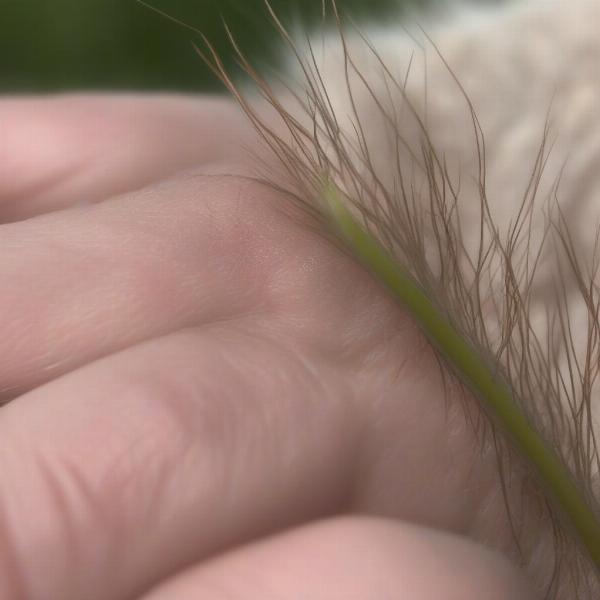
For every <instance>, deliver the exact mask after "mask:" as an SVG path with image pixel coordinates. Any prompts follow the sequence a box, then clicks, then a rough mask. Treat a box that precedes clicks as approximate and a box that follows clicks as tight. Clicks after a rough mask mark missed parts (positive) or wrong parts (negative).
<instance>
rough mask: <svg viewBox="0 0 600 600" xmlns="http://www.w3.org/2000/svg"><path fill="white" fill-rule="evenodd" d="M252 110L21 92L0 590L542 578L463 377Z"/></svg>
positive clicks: (382, 588) (227, 588)
mask: <svg viewBox="0 0 600 600" xmlns="http://www.w3.org/2000/svg"><path fill="white" fill-rule="evenodd" d="M199 116H200V118H199ZM241 122H242V121H241V117H240V116H239V113H238V110H237V109H236V108H235V107H234V106H233V105H232V104H231V103H230V102H228V101H225V100H214V99H210V98H207V99H185V98H178V97H167V96H155V97H151V96H117V97H115V96H107V95H105V96H58V97H47V98H37V99H28V98H13V99H7V100H3V101H2V102H0V123H1V125H2V130H3V132H5V136H7V137H6V139H8V140H14V142H15V143H14V144H8V143H7V144H5V145H3V149H2V152H3V154H4V156H3V157H2V160H1V161H0V164H1V165H2V169H3V170H5V171H3V174H2V177H0V198H1V202H0V218H1V219H2V221H3V224H2V225H1V235H0V246H1V251H0V275H1V276H2V280H3V281H4V282H5V285H3V286H2V291H1V293H0V314H1V315H2V320H3V332H4V335H3V336H2V337H1V338H0V382H1V383H0V387H1V388H2V390H3V393H4V399H5V400H6V401H7V404H6V405H5V406H3V407H2V409H1V410H0V435H1V436H2V440H3V443H2V445H1V447H0V486H1V490H2V494H1V496H0V498H1V499H2V503H1V511H0V529H1V531H2V535H0V598H2V600H4V599H6V600H9V599H10V600H21V599H27V600H38V599H40V600H42V599H43V600H54V599H56V600H58V599H60V600H71V599H77V600H79V599H81V598H86V600H95V599H98V600H100V599H102V600H113V599H130V598H140V599H142V598H148V599H153V600H157V599H161V600H162V599H164V600H170V599H177V598H184V597H185V598H190V597H194V598H204V597H206V598H209V597H210V598H228V599H229V598H256V597H262V598H298V597H311V598H328V599H330V598H349V597H352V598H357V599H361V600H362V599H370V598H382V597H386V595H387V596H388V597H402V596H403V595H407V597H410V598H413V599H418V600H425V599H430V598H439V597H441V596H440V594H441V593H443V597H444V598H446V599H449V600H454V599H456V600H470V599H471V598H472V599H473V600H475V599H478V598H482V597H485V598H490V599H492V598H493V599H494V600H495V599H496V598H497V599H499V600H500V599H505V598H507V599H508V598H511V599H518V598H523V599H530V598H535V597H536V593H537V592H536V591H535V589H534V586H533V584H532V583H531V582H528V581H527V580H526V578H525V577H524V575H523V574H522V573H520V572H519V571H518V570H517V568H516V567H515V566H514V564H515V563H513V565H511V564H510V563H509V561H508V560H507V559H506V558H503V557H502V553H505V554H506V555H507V556H509V557H510V556H513V557H514V550H515V549H514V546H513V542H512V535H511V532H510V524H509V522H508V519H507V517H506V512H505V508H504V502H503V498H502V491H501V485H500V481H499V478H498V474H497V470H496V462H495V456H494V453H493V452H492V451H486V450H485V449H484V450H482V448H481V447H480V444H479V441H478V439H477V436H476V435H475V433H474V431H473V428H472V425H471V423H470V422H469V419H468V414H467V412H466V411H465V404H464V398H463V392H462V391H461V390H460V388H459V387H457V386H455V385H452V383H449V382H448V381H446V382H445V383H444V380H443V378H442V375H441V372H440V370H439V366H438V364H437V361H436V359H435V357H434V356H433V354H432V352H431V350H430V348H429V347H428V345H427V344H426V343H425V341H424V340H423V338H422V337H421V334H420V333H419V331H418V330H417V329H416V327H415V326H414V324H413V323H412V322H411V321H410V319H409V318H408V316H407V315H406V314H405V313H404V311H403V310H402V309H400V308H398V307H397V306H395V305H394V304H393V303H392V302H391V301H390V300H389V298H388V297H387V295H386V294H385V293H384V292H383V291H382V290H381V289H380V288H379V286H378V284H377V283H376V282H374V281H373V280H372V278H371V277H370V276H369V275H368V274H367V273H366V272H364V271H363V270H362V269H361V268H360V267H358V266H357V265H356V264H354V262H353V261H352V260H351V259H350V258H349V257H348V256H346V255H345V254H343V253H341V252H340V251H339V250H338V249H337V248H335V247H334V246H333V245H332V244H330V243H329V242H328V241H326V240H325V239H324V238H323V237H322V236H321V235H319V234H318V233H317V232H315V231H314V230H313V229H312V228H310V227H307V226H306V223H304V222H303V220H302V216H301V215H295V214H293V211H292V212H290V211H289V210H287V209H285V207H286V206H289V203H288V202H287V198H286V197H285V196H283V195H282V194H281V193H279V192H276V191H274V190H273V189H271V188H269V187H266V186H264V185H263V184H260V183H257V182H255V181H253V180H252V179H249V178H248V177H247V176H248V174H249V173H252V172H253V166H252V164H251V163H250V162H249V160H250V159H248V158H246V159H242V158H241V157H240V153H241V150H240V148H248V147H253V144H255V143H256V140H255V137H254V136H255V134H254V132H253V131H252V130H251V129H250V128H249V126H246V127H244V126H242V125H241ZM164 123H168V124H169V127H168V129H169V134H170V135H169V136H165V135H164ZM116 130H118V131H119V132H120V134H121V135H120V136H118V137H117V138H116V139H112V136H110V135H109V134H110V132H111V131H116ZM32 131H33V132H35V135H33V133H32ZM156 139H161V142H162V143H160V144H152V145H150V144H149V143H148V140H156ZM84 142H85V143H84ZM124 148H126V149H127V151H125V150H124ZM191 148H193V149H194V152H196V154H194V152H192V151H191ZM246 156H247V155H246ZM117 157H120V159H119V160H117ZM238 157H239V158H238ZM191 165H194V166H193V168H191ZM282 207H284V210H282ZM526 522H527V524H528V527H531V533H530V539H531V540H534V542H533V543H535V544H536V545H537V544H540V545H543V544H546V543H547V541H548V538H547V534H548V532H547V531H546V526H545V524H544V523H538V522H536V518H535V511H531V512H530V513H528V518H527V520H526ZM474 539H477V540H480V541H482V542H484V543H486V544H487V545H489V546H491V547H494V548H495V551H491V550H485V549H484V548H483V546H481V545H479V544H478V543H476V542H475V541H472V540H474ZM540 568H544V565H541V566H540Z"/></svg>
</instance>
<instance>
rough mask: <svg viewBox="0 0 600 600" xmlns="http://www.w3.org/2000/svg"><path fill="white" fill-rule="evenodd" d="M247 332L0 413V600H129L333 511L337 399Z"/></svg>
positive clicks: (217, 333) (301, 364) (350, 447)
mask: <svg viewBox="0 0 600 600" xmlns="http://www.w3.org/2000/svg"><path fill="white" fill-rule="evenodd" d="M247 327H248V326H245V325H243V324H242V323H238V324H237V325H235V326H232V325H228V326H226V325H219V326H217V325H215V326H213V327H210V328H204V329H201V330H196V331H191V330H187V331H181V332H179V333H175V334H171V335H170V336H167V337H165V338H161V339H156V340H152V341H149V342H146V343H144V344H141V345H139V346H136V347H134V348H129V349H127V350H125V351H123V352H122V353H119V354H113V355H111V356H110V357H107V358H105V359H103V360H100V361H97V362H95V363H92V364H91V365H88V366H86V367H84V368H81V369H79V370H77V371H75V372H72V373H69V374H68V375H66V376H64V377H62V378H60V379H58V380H55V381H53V382H51V383H49V384H47V385H46V386H44V387H42V388H38V389H36V390H34V391H32V392H30V393H29V394H28V395H26V396H24V397H22V398H19V399H18V400H16V401H15V402H14V403H12V404H10V405H8V406H6V407H5V408H4V409H3V410H2V411H0V438H1V439H2V445H1V446H0V465H1V469H0V498H1V499H2V504H1V511H0V517H1V518H0V530H1V532H2V535H0V598H2V600H4V599H9V598H10V599H13V598H17V597H22V598H28V599H29V600H81V599H82V598H85V599H86V600H117V599H118V600H121V599H126V598H131V597H133V596H134V595H135V594H139V593H142V592H143V591H144V590H147V589H149V587H150V586H151V585H153V584H155V583H157V581H159V580H160V579H162V578H164V577H167V576H168V575H171V574H174V573H175V572H177V571H178V570H180V569H182V568H185V567H186V566H187V565H189V564H193V563H194V562H195V561H198V560H201V559H203V558H205V557H207V556H208V555H210V554H212V553H214V552H217V551H218V550H222V549H224V548H227V547H229V546H231V545H235V544H239V543H242V542H244V541H247V540H249V539H252V538H254V537H255V536H258V535H264V534H267V533H269V532H271V531H273V530H276V529H278V528H280V527H282V526H288V525H291V524H294V523H297V522H300V521H302V520H306V519H311V518H314V517H318V516H321V515H326V514H331V513H332V512H334V511H335V509H336V508H337V507H338V506H340V504H341V503H342V501H343V499H344V498H345V497H346V495H347V493H348V489H347V488H348V486H349V479H350V474H351V473H350V466H351V464H352V461H353V460H354V459H353V456H354V455H355V449H356V447H357V446H358V437H359V432H360V430H361V427H360V424H359V423H358V417H357V414H356V413H355V412H353V410H352V402H351V399H350V398H349V397H348V395H344V398H343V399H339V398H338V396H337V395H334V394H333V393H332V392H331V390H330V389H329V387H328V381H329V379H330V377H328V373H327V372H326V371H325V369H324V368H323V367H321V368H320V369H318V368H317V367H316V366H314V365H313V366H311V367H308V366H307V364H306V361H305V360H304V359H302V358H301V357H299V356H297V354H296V352H297V350H294V349H293V345H292V344H289V346H288V345H286V344H285V343H283V342H282V341H278V342H275V341H270V340H269V339H268V338H265V337H264V335H263V336H255V335H252V334H251V332H250V331H249V330H248V329H247ZM19 594H20V595H19Z"/></svg>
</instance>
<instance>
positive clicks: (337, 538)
mask: <svg viewBox="0 0 600 600" xmlns="http://www.w3.org/2000/svg"><path fill="white" fill-rule="evenodd" d="M534 597H535V596H534V593H533V590H532V589H531V587H530V586H529V585H528V584H527V582H526V581H525V580H524V577H523V575H522V574H521V573H519V572H518V571H517V570H516V569H515V568H514V567H512V566H511V565H510V564H509V563H508V562H507V561H506V560H505V559H503V558H502V557H501V556H500V555H497V554H495V553H492V552H490V551H489V550H487V549H485V548H483V547H481V546H479V545H476V544H474V543H472V542H470V541H468V540H466V539H465V538H460V537H457V536H453V535H450V534H447V533H443V532H440V531H436V530H433V529H427V528H425V527H420V526H417V525H412V524H408V523H403V522H398V521H385V520H381V519H372V518H360V517H344V518H337V519H330V520H326V521H321V522H316V523H311V524H309V525H305V526H303V527H300V528H298V529H295V530H292V531H288V532H286V533H282V534H279V535H276V536H273V537H270V538H267V539H264V540H261V541H258V542H254V543H252V544H249V545H247V546H245V547H242V548H240V549H237V550H234V551H231V552H228V553H226V554H224V555H222V556H219V557H217V558H214V559H212V560H209V561H207V562H205V563H202V564H200V565H199V566H197V567H194V568H192V569H188V570H187V571H185V572H183V573H181V574H180V575H178V576H176V577H173V578H172V579H171V580H169V581H167V582H166V583H164V584H162V585H159V586H158V587H157V588H156V589H155V590H154V591H152V592H150V593H149V594H147V595H144V596H143V599H142V600H188V599H189V598H194V599H195V600H209V599H210V600H225V599H226V600H245V599H248V600H251V599H254V598H261V599H262V600H297V599H298V598H310V599H311V600H337V599H339V600H346V599H347V598H352V599H353V600H381V599H382V598H407V599H408V598H410V600H439V599H440V598H443V599H444V600H481V599H482V598H485V599H486V600H533V598H534Z"/></svg>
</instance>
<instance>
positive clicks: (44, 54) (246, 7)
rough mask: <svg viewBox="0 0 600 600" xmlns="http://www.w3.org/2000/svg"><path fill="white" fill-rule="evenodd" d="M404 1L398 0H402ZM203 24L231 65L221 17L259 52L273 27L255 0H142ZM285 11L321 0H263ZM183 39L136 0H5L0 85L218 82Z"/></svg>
mask: <svg viewBox="0 0 600 600" xmlns="http://www.w3.org/2000/svg"><path fill="white" fill-rule="evenodd" d="M405 1H406V0H405ZM399 2H400V0H338V4H339V5H340V7H341V8H342V9H343V10H345V11H349V12H353V13H357V12H362V13H364V12H367V11H368V13H369V14H370V15H376V14H380V13H381V11H382V10H385V9H386V8H389V7H391V6H398V4H399ZM148 3H149V4H151V5H152V6H154V7H156V8H157V9H159V10H162V11H164V12H166V13H168V14H169V15H171V16H173V17H174V18H176V19H179V20H181V21H183V22H185V23H187V24H189V25H190V26H192V27H195V28H197V29H199V30H201V31H202V32H203V33H204V34H205V35H206V36H207V37H208V38H209V39H210V40H211V42H212V43H214V45H215V47H216V49H217V50H218V51H219V52H220V53H221V54H222V55H223V56H224V57H225V62H226V65H227V66H228V67H231V66H232V62H231V58H230V48H229V46H228V43H227V41H226V37H225V33H224V28H223V20H225V21H226V22H227V24H228V25H229V26H230V27H231V29H232V31H233V32H234V34H235V36H236V39H238V40H239V42H240V44H241V46H242V48H243V49H244V52H246V53H247V55H248V56H249V57H250V58H252V59H254V60H259V61H260V60H264V59H266V58H267V57H268V55H269V52H270V51H272V50H273V47H274V46H273V40H274V39H275V33H274V31H273V28H272V27H271V25H270V21H269V19H268V17H267V13H266V9H265V7H264V1H263V0H148ZM271 4H272V6H273V7H274V8H275V10H276V11H277V13H278V14H280V15H281V16H282V17H283V19H284V21H285V22H286V23H287V24H289V25H293V24H294V23H305V22H307V21H309V22H310V21H314V20H315V19H316V18H318V17H319V14H320V12H321V0H271ZM191 42H196V43H200V37H199V36H198V35H196V34H194V33H193V32H192V31H191V30H189V29H186V28H184V27H182V26H181V25H177V24H176V23H174V22H172V21H169V20H168V19H166V18H165V17H164V16H161V15H159V14H157V13H155V12H153V11H152V10H150V9H149V8H147V7H145V6H143V5H142V4H140V3H138V2H137V1H136V0H52V1H51V2H50V1H47V0H3V1H2V2H1V3H0V88H1V89H2V91H7V90H10V91H16V90H20V91H27V90H49V89H50V90H56V89H64V88H74V87H75V88H153V89H199V88H200V89H206V88H213V89H214V88H216V87H217V85H218V84H217V82H216V80H215V79H214V78H213V77H212V76H211V75H210V73H209V72H208V70H207V69H206V68H205V66H204V65H203V64H201V61H200V60H199V58H198V56H197V55H196V54H195V52H194V50H193V48H192V44H191Z"/></svg>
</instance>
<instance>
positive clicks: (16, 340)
mask: <svg viewBox="0 0 600 600" xmlns="http://www.w3.org/2000/svg"><path fill="white" fill-rule="evenodd" d="M281 202H286V199H285V198H283V199H282V198H281V196H279V195H278V194H275V193H274V192H273V191H272V190H269V189H268V188H267V187H266V186H263V185H260V184H257V183H254V182H250V181H248V180H243V179H239V178H233V177H188V178H187V179H185V180H177V181H173V182H170V183H168V184H164V185H162V186H159V187H158V188H156V189H153V190H146V191H143V192H140V193H136V194H131V195H129V196H128V198H127V201H126V202H120V201H117V200H115V201H111V202H108V203H102V204H98V205H94V206H90V207H84V208H82V209H78V210H71V211H63V212H58V213H52V214H49V215H44V216H42V217H37V218H35V219H30V220H28V221H24V222H20V223H14V224H10V225H5V226H3V227H2V236H1V237H0V281H1V282H3V285H2V287H1V288H0V315H1V324H2V336H0V395H2V396H3V398H4V399H6V398H9V397H14V396H16V395H18V394H19V393H22V392H24V391H25V390H28V389H31V388H32V387H34V386H36V385H39V384H40V383H42V382H44V381H48V380H49V379H51V378H52V377H55V376H57V375H59V374H61V373H65V372H67V371H69V370H71V369H73V368H75V367H76V366H79V365H81V364H84V363H86V362H89V361H90V360H93V359H95V358H97V357H99V356H103V355H105V354H107V353H110V352H114V351H116V350H118V349H120V348H124V347H126V346H128V345H131V344H134V343H136V342H138V341H141V340H144V339H147V338H149V337H153V336H156V335H162V334H164V333H167V332H169V331H172V330H175V329H179V328H181V327H186V326H190V325H197V324H201V323H206V322H209V321H214V320H223V319H227V318H230V317H233V316H235V315H238V314H242V313H244V312H246V311H260V310H267V307H268V305H269V298H270V295H269V290H270V289H271V288H273V287H276V282H275V280H276V279H277V276H278V274H280V273H281V272H282V271H284V270H285V269H288V270H289V269H294V268H295V267H294V265H299V264H300V263H301V262H303V261H304V260H305V259H306V260H310V257H311V256H314V254H315V252H316V248H317V247H319V245H320V244H322V242H320V241H319V240H318V239H314V240H312V246H313V248H312V250H311V249H310V247H309V242H308V239H307V238H308V234H307V233H304V232H302V231H301V228H295V229H294V228H293V227H292V225H291V223H290V221H289V219H288V218H287V217H286V216H285V215H284V214H283V213H282V212H281V211H279V210H274V209H273V205H274V204H277V203H281ZM294 239H298V240H300V239H302V240H304V241H303V242H302V243H304V244H305V246H306V247H307V255H306V257H305V256H303V255H302V253H301V252H300V251H299V244H300V243H301V242H300V241H298V242H297V243H296V242H294ZM4 282H6V283H4Z"/></svg>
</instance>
